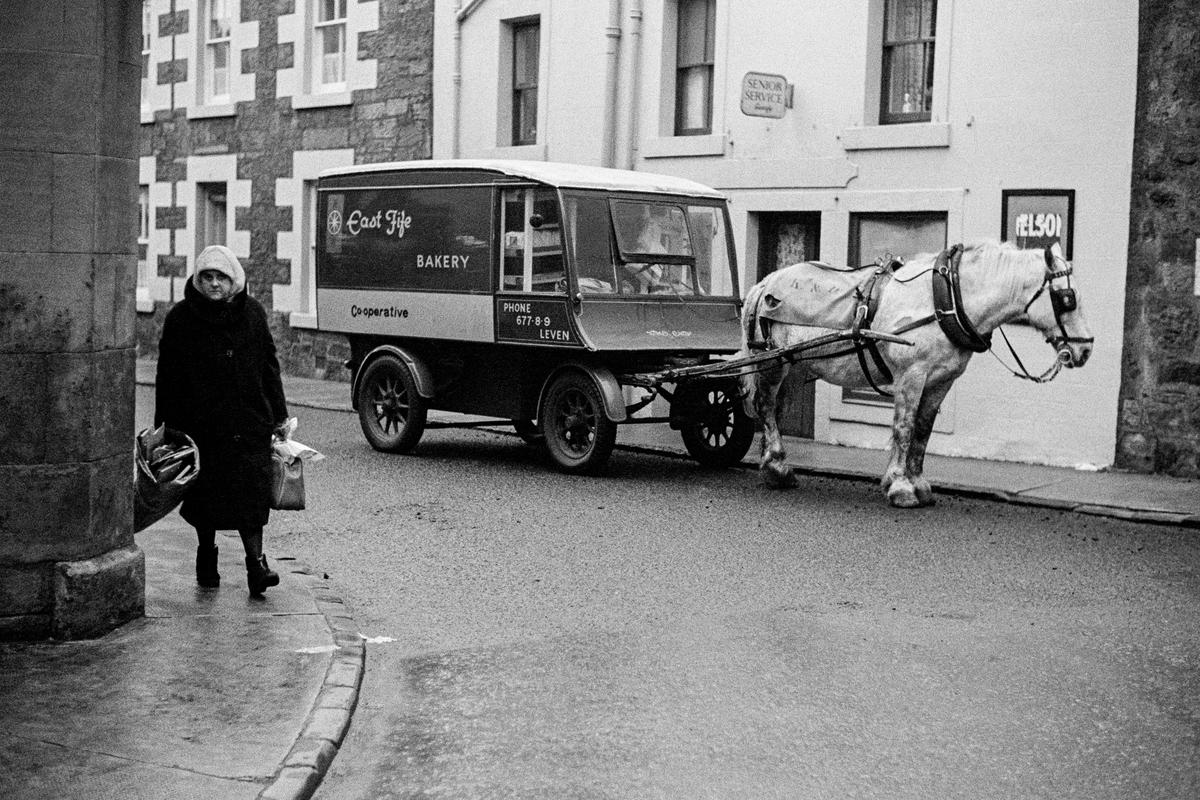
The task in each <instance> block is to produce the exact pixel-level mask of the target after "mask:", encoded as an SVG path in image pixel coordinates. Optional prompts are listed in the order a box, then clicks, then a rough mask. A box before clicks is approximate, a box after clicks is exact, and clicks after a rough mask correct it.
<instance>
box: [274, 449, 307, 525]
mask: <svg viewBox="0 0 1200 800" xmlns="http://www.w3.org/2000/svg"><path fill="white" fill-rule="evenodd" d="M271 508H273V509H275V510H277V511H303V510H304V459H302V458H300V456H289V455H286V454H285V453H281V452H280V451H279V450H278V449H276V448H274V447H273V446H272V449H271Z"/></svg>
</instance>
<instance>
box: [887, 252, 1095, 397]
mask: <svg viewBox="0 0 1200 800" xmlns="http://www.w3.org/2000/svg"><path fill="white" fill-rule="evenodd" d="M962 252H963V247H962V245H961V244H956V245H954V246H953V247H951V248H950V249H949V250H943V251H942V252H941V253H939V254H938V257H937V260H936V262H935V263H934V267H933V270H932V280H933V306H934V313H933V314H932V315H930V316H928V317H922V318H921V319H919V320H916V321H915V322H911V323H909V324H908V325H905V326H904V327H902V328H900V329H899V330H896V331H894V334H895V335H899V334H901V333H906V332H907V331H910V330H913V329H914V328H919V327H921V326H923V325H928V324H929V323H930V322H934V321H935V320H936V321H937V323H938V325H939V326H940V327H941V329H942V331H943V332H944V333H945V334H946V338H948V339H949V340H950V341H951V342H953V343H954V344H955V345H957V346H959V347H961V348H963V349H964V350H970V351H972V352H975V353H982V352H984V351H985V350H991V348H992V341H991V338H992V337H991V334H988V335H987V336H983V335H981V334H980V333H979V332H978V331H977V330H976V329H975V326H974V325H972V324H971V321H970V319H968V318H967V315H966V312H965V311H963V305H962V292H961V289H960V287H959V282H958V266H959V263H960V262H961V260H962ZM1045 258H1046V266H1047V267H1048V268H1050V269H1052V270H1053V271H1051V272H1047V273H1046V274H1045V277H1044V278H1043V279H1042V285H1041V286H1039V287H1038V290H1037V291H1036V292H1034V293H1033V297H1031V298H1029V302H1028V303H1026V304H1025V308H1024V309H1022V313H1026V312H1028V311H1029V308H1030V306H1032V305H1033V304H1034V301H1036V300H1037V299H1038V298H1039V297H1041V296H1042V293H1043V292H1045V291H1046V289H1047V288H1049V290H1050V305H1051V308H1052V309H1053V310H1054V322H1055V324H1057V326H1058V331H1059V333H1060V334H1061V335H1060V336H1047V337H1046V341H1047V342H1048V343H1049V344H1050V345H1051V346H1052V347H1053V348H1054V349H1055V350H1056V351H1057V354H1058V355H1057V357H1056V358H1055V360H1054V363H1053V364H1052V365H1051V366H1050V368H1049V369H1047V370H1046V371H1045V372H1043V373H1042V374H1041V375H1037V376H1034V375H1032V374H1031V373H1030V372H1029V370H1028V369H1026V368H1025V364H1024V363H1022V361H1021V357H1020V356H1018V355H1017V351H1016V349H1015V348H1014V347H1013V346H1012V342H1010V341H1009V339H1008V334H1006V333H1005V332H1004V328H1003V327H1001V328H999V331H1000V335H1001V336H1002V337H1004V343H1005V344H1006V345H1008V351H1009V352H1010V353H1012V356H1013V358H1014V359H1015V360H1016V362H1017V366H1018V367H1020V368H1021V372H1017V371H1016V370H1014V369H1012V368H1011V367H1009V366H1008V365H1007V364H1004V362H1003V361H1000V357H999V356H997V355H996V354H995V353H992V356H993V357H995V358H996V360H997V361H1000V363H1001V364H1002V365H1003V366H1004V367H1005V369H1007V370H1008V371H1009V372H1011V373H1012V374H1013V375H1015V376H1016V377H1018V378H1022V379H1024V380H1030V381H1033V382H1034V383H1046V382H1048V381H1051V380H1054V378H1055V377H1056V376H1057V375H1058V373H1059V372H1060V371H1061V370H1062V368H1063V366H1064V365H1065V364H1067V363H1068V362H1069V361H1070V360H1071V353H1070V351H1069V350H1068V349H1067V345H1070V344H1091V343H1092V342H1093V341H1095V337H1090V336H1089V337H1083V336H1071V335H1070V334H1068V333H1067V329H1066V326H1065V325H1063V321H1062V317H1063V314H1066V313H1068V312H1071V311H1074V310H1075V309H1076V308H1078V305H1079V302H1078V299H1077V298H1076V296H1075V289H1074V288H1073V287H1072V286H1071V274H1072V273H1073V272H1074V269H1073V268H1072V267H1071V264H1070V263H1069V262H1067V261H1066V260H1065V259H1056V258H1055V256H1054V255H1053V254H1052V253H1051V252H1050V249H1049V248H1047V249H1046V251H1045ZM1059 260H1061V261H1062V263H1063V268H1062V269H1057V270H1055V269H1053V268H1054V267H1055V266H1057V261H1059ZM1055 278H1066V279H1067V285H1066V287H1065V288H1062V289H1059V288H1055V286H1054V283H1053V281H1054V279H1055ZM872 388H875V390H876V391H879V389H878V388H877V387H875V386H874V383H872ZM880 394H885V393H884V392H880Z"/></svg>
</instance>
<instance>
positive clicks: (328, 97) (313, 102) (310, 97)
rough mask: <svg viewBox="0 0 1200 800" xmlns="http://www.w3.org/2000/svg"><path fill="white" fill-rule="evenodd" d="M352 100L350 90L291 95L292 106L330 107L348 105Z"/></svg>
mask: <svg viewBox="0 0 1200 800" xmlns="http://www.w3.org/2000/svg"><path fill="white" fill-rule="evenodd" d="M353 102H354V98H353V96H352V95H351V94H350V92H328V93H326V94H298V95H293V96H292V108H293V109H296V110H302V109H306V108H330V107H332V106H348V105H351V104H352V103H353Z"/></svg>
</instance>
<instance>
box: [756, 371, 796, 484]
mask: <svg viewBox="0 0 1200 800" xmlns="http://www.w3.org/2000/svg"><path fill="white" fill-rule="evenodd" d="M787 374H788V365H787V364H786V363H782V362H781V363H778V364H776V365H774V366H772V367H770V368H768V369H764V370H763V371H762V372H759V373H758V375H757V376H756V383H757V388H756V389H755V393H754V412H755V416H757V417H758V418H759V419H760V420H762V425H763V430H762V450H761V451H760V455H759V460H758V468H759V469H760V470H762V473H763V482H764V483H766V485H767V486H768V487H770V488H772V489H791V488H793V487H794V486H796V476H795V474H794V472H793V470H792V468H791V467H790V466H788V463H787V452H786V451H785V450H784V449H783V436H782V435H781V434H780V432H779V390H780V389H781V388H782V386H783V379H784V378H786V377H787Z"/></svg>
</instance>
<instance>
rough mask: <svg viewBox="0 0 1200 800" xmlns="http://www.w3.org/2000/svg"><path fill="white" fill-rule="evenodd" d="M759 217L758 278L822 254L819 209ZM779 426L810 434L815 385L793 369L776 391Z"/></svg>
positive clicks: (790, 432) (795, 433)
mask: <svg viewBox="0 0 1200 800" xmlns="http://www.w3.org/2000/svg"><path fill="white" fill-rule="evenodd" d="M755 216H756V217H757V220H758V280H762V279H763V278H765V277H767V275H769V274H771V273H772V272H774V271H775V270H777V269H780V268H782V267H787V266H790V265H792V264H798V263H800V262H801V261H815V260H817V259H818V258H820V257H821V213H820V212H819V211H787V212H770V213H767V212H763V213H759V214H756V215H755ZM779 407H780V412H779V428H780V430H781V431H782V432H783V433H784V434H786V435H788V436H800V437H803V438H805V439H811V438H813V420H814V415H815V409H816V387H815V385H814V384H813V382H812V381H804V380H803V379H801V378H800V377H799V376H798V375H797V374H796V373H795V372H792V373H790V374H789V375H788V377H787V380H785V381H784V382H783V386H782V387H781V388H780V394H779Z"/></svg>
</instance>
